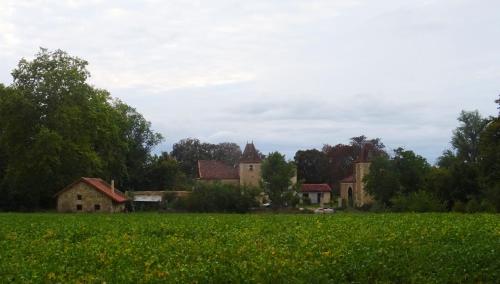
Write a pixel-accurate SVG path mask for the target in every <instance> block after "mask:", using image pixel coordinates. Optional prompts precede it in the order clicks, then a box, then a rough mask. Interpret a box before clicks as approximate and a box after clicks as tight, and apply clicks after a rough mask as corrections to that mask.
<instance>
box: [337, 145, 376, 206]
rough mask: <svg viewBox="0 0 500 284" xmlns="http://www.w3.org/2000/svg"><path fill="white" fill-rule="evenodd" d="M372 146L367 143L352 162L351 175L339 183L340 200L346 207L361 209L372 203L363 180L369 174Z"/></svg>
mask: <svg viewBox="0 0 500 284" xmlns="http://www.w3.org/2000/svg"><path fill="white" fill-rule="evenodd" d="M373 152H374V149H373V144H371V143H367V144H365V145H364V146H363V148H362V149H361V152H360V154H359V156H358V158H357V159H356V160H355V161H354V172H353V174H352V175H350V176H348V177H346V178H344V179H343V180H341V181H340V198H341V199H342V201H343V203H344V204H346V205H348V206H353V207H361V206H363V205H366V204H371V203H373V197H372V196H371V195H369V194H368V193H367V192H366V191H365V184H364V182H363V178H364V177H365V176H366V175H367V174H368V173H369V172H370V165H371V160H372V158H373Z"/></svg>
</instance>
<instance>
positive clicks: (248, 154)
mask: <svg viewBox="0 0 500 284" xmlns="http://www.w3.org/2000/svg"><path fill="white" fill-rule="evenodd" d="M261 161H262V159H261V158H260V156H259V153H258V152H257V149H255V145H253V142H252V143H247V145H246V146H245V150H244V151H243V154H242V155H241V159H240V163H260V162H261Z"/></svg>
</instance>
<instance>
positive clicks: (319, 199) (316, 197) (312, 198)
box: [298, 183, 332, 205]
mask: <svg viewBox="0 0 500 284" xmlns="http://www.w3.org/2000/svg"><path fill="white" fill-rule="evenodd" d="M298 194H299V196H300V197H301V200H302V202H310V203H311V204H321V205H323V204H326V203H330V201H331V197H332V188H331V187H330V186H329V185H328V184H326V183H304V184H302V186H301V187H300V192H299V193H298ZM306 200H307V201H306Z"/></svg>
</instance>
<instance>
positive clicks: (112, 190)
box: [111, 179, 115, 193]
mask: <svg viewBox="0 0 500 284" xmlns="http://www.w3.org/2000/svg"><path fill="white" fill-rule="evenodd" d="M111 192H112V193H115V180H114V179H112V180H111Z"/></svg>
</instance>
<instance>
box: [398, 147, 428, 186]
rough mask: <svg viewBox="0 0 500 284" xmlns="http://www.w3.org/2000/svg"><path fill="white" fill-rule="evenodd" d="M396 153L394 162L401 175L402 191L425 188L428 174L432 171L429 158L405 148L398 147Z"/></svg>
mask: <svg viewBox="0 0 500 284" xmlns="http://www.w3.org/2000/svg"><path fill="white" fill-rule="evenodd" d="M394 154H395V155H394V157H393V158H392V162H393V163H394V167H395V168H396V171H397V175H398V177H399V183H400V185H401V192H403V193H408V192H416V191H418V190H420V189H423V188H424V187H425V186H424V183H425V178H426V175H427V174H428V172H429V171H430V165H429V163H427V160H426V159H425V158H423V157H422V156H420V155H416V154H415V153H414V152H413V151H409V150H405V149H403V148H397V149H396V150H394Z"/></svg>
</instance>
